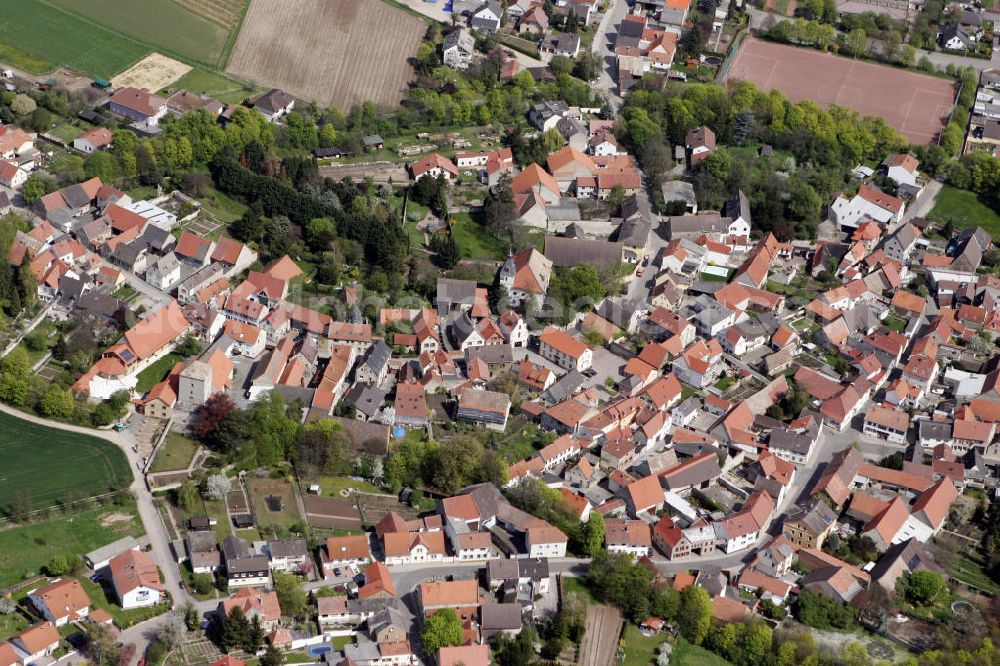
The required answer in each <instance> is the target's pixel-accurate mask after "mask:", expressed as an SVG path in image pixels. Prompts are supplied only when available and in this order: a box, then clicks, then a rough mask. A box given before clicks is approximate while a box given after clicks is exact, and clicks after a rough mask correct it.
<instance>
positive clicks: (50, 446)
mask: <svg viewBox="0 0 1000 666" xmlns="http://www.w3.org/2000/svg"><path fill="white" fill-rule="evenodd" d="M0 460H2V461H3V464H2V465H0V515H9V514H10V511H11V509H12V507H13V505H14V503H15V501H17V500H18V498H20V499H21V500H22V501H25V500H27V499H29V497H28V496H29V495H30V501H31V505H32V507H33V508H36V509H40V508H44V507H48V506H53V505H55V504H57V503H58V502H60V501H61V500H64V499H66V498H67V497H72V498H73V499H76V500H79V499H84V498H86V497H92V496H94V495H100V494H103V493H107V492H110V491H113V490H120V489H122V488H125V487H127V486H128V485H129V484H131V482H132V473H131V471H130V470H129V466H128V460H127V459H126V458H125V454H124V453H122V452H121V451H120V450H119V449H118V447H116V446H115V445H114V444H111V443H110V442H107V441H105V440H103V439H99V438H97V437H93V436H91V435H83V434H78V433H72V432H66V431H64V430H57V429H55V428H49V427H47V426H41V425H36V424H34V423H30V422H28V421H24V420H22V419H19V418H17V417H15V416H11V415H9V414H6V413H3V412H0Z"/></svg>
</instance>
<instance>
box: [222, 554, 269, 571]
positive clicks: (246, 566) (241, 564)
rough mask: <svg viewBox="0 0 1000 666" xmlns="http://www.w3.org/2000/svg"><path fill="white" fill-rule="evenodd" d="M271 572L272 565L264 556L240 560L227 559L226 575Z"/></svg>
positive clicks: (252, 556)
mask: <svg viewBox="0 0 1000 666" xmlns="http://www.w3.org/2000/svg"><path fill="white" fill-rule="evenodd" d="M269 570H270V565H269V564H268V561H267V557H265V556H264V555H251V556H250V557H241V558H240V559H238V560H230V559H228V558H227V559H226V573H227V574H230V575H232V574H240V573H259V572H264V571H269Z"/></svg>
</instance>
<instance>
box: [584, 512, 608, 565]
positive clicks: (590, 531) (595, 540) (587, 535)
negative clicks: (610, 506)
mask: <svg viewBox="0 0 1000 666" xmlns="http://www.w3.org/2000/svg"><path fill="white" fill-rule="evenodd" d="M583 532H584V538H583V552H584V554H585V555H587V556H588V557H593V556H594V555H596V554H597V553H599V552H600V551H601V545H602V544H603V543H604V516H602V515H601V514H600V513H598V512H597V511H591V512H590V517H589V518H588V519H587V525H586V526H585V527H584V528H583Z"/></svg>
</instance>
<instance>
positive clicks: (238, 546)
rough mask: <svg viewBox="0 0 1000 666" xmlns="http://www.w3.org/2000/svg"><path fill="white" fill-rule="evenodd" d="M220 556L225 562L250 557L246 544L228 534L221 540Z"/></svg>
mask: <svg viewBox="0 0 1000 666" xmlns="http://www.w3.org/2000/svg"><path fill="white" fill-rule="evenodd" d="M222 554H223V555H224V556H225V557H226V562H229V561H230V560H238V559H240V558H245V557H250V547H249V546H247V542H246V541H244V540H243V539H241V538H239V537H238V536H236V535H235V534H230V535H229V536H227V537H226V538H225V539H223V540H222Z"/></svg>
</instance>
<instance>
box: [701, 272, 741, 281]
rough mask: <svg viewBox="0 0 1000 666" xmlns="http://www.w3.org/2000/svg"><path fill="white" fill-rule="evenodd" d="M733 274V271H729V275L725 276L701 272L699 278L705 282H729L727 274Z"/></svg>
mask: <svg viewBox="0 0 1000 666" xmlns="http://www.w3.org/2000/svg"><path fill="white" fill-rule="evenodd" d="M732 274H733V271H729V275H726V276H725V277H723V276H721V275H715V274H714V273H702V274H701V279H702V280H704V281H705V282H729V276H730V275H732Z"/></svg>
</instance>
